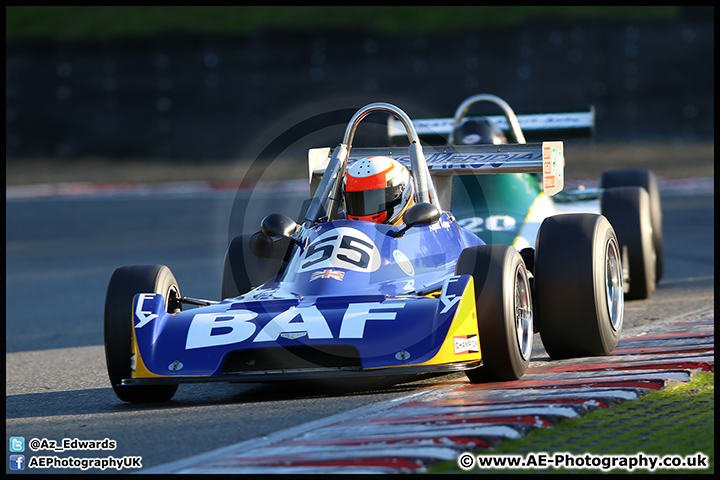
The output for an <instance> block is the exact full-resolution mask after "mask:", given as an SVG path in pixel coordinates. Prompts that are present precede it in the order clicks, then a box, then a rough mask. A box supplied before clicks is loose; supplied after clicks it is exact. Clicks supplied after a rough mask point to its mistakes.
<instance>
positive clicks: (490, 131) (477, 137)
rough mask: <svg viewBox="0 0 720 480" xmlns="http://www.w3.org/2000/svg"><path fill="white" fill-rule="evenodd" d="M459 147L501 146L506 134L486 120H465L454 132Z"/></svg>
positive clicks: (505, 141)
mask: <svg viewBox="0 0 720 480" xmlns="http://www.w3.org/2000/svg"><path fill="white" fill-rule="evenodd" d="M453 138H455V144H457V145H493V144H494V145H500V144H503V143H507V139H506V138H505V134H504V133H503V132H502V130H500V129H499V128H498V127H496V126H495V125H493V124H492V123H491V122H490V121H489V120H488V119H486V118H465V119H464V120H463V121H462V122H460V123H459V124H458V126H457V127H455V131H454V132H453Z"/></svg>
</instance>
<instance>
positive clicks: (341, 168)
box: [304, 102, 440, 228]
mask: <svg viewBox="0 0 720 480" xmlns="http://www.w3.org/2000/svg"><path fill="white" fill-rule="evenodd" d="M373 112H387V113H390V114H391V115H393V116H395V117H396V118H397V119H398V120H399V121H400V122H401V123H402V125H403V126H404V127H405V131H406V133H407V137H408V142H409V143H410V145H409V146H408V153H409V155H410V160H411V162H410V164H411V170H412V179H413V184H414V187H415V195H416V198H417V201H418V202H427V203H432V204H434V205H436V206H437V207H438V208H440V204H439V200H438V196H437V191H436V190H435V184H434V183H433V181H432V179H431V178H430V171H429V170H428V166H427V162H426V161H425V155H424V153H423V150H422V146H421V145H420V138H419V137H418V134H417V131H416V130H415V126H414V125H413V123H412V120H410V117H409V116H408V115H407V114H406V113H405V112H404V111H402V110H401V109H400V108H398V107H396V106H395V105H392V104H389V103H383V102H378V103H371V104H369V105H366V106H364V107H362V108H361V109H360V110H358V111H357V112H356V113H355V115H353V116H352V118H351V119H350V122H348V125H347V127H346V129H345V135H344V136H343V141H342V143H340V144H338V146H337V148H335V149H334V150H333V153H332V156H331V158H330V162H329V163H328V166H327V169H326V170H325V174H324V175H323V177H322V179H321V180H320V184H319V185H318V188H317V190H316V191H315V195H314V196H313V199H312V201H311V203H310V207H309V208H308V211H307V214H306V215H305V224H304V226H306V227H308V228H309V227H310V226H312V225H313V224H315V223H316V222H317V221H318V220H319V219H320V216H321V215H322V213H323V205H325V201H326V199H327V206H326V208H325V209H324V210H325V212H326V213H327V216H328V220H333V219H335V218H336V217H337V211H338V207H339V204H340V198H341V195H342V179H343V177H344V175H345V169H346V166H347V160H348V157H349V156H350V150H351V149H352V142H353V139H354V137H355V131H356V130H357V127H358V125H359V124H360V122H361V121H362V120H363V119H364V118H365V117H367V116H368V115H369V114H371V113H373Z"/></svg>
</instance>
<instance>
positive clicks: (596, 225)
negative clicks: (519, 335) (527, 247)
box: [535, 213, 624, 359]
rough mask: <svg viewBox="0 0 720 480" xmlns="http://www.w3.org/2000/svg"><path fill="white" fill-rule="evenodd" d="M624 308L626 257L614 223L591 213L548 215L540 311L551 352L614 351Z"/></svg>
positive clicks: (538, 272) (539, 252) (538, 270)
mask: <svg viewBox="0 0 720 480" xmlns="http://www.w3.org/2000/svg"><path fill="white" fill-rule="evenodd" d="M623 308H624V300H623V282H622V258H621V256H620V247H619V244H618V240H617V237H616V236H615V232H614V231H613V227H612V225H610V222H608V220H607V219H606V218H605V217H603V216H602V215H597V214H586V213H578V214H564V215H555V216H552V217H548V218H546V219H545V220H544V221H543V223H542V225H541V226H540V230H539V232H538V237H537V248H536V257H535V315H536V318H537V322H538V324H539V325H540V337H541V338H542V342H543V345H544V347H545V350H546V351H547V353H548V355H550V357H551V358H554V359H561V358H573V357H583V356H594V355H607V354H609V353H610V352H612V350H613V349H614V348H615V346H616V345H617V342H618V338H619V336H620V330H621V328H622V320H623Z"/></svg>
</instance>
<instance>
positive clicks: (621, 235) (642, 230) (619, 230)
mask: <svg viewBox="0 0 720 480" xmlns="http://www.w3.org/2000/svg"><path fill="white" fill-rule="evenodd" d="M600 211H601V212H602V214H603V215H604V216H605V217H606V218H607V219H608V220H609V221H610V223H611V224H612V226H613V229H614V230H615V233H616V234H617V238H618V242H619V243H620V248H621V251H622V249H623V248H627V253H628V255H627V256H628V267H629V268H628V269H629V283H630V285H629V287H628V288H627V294H626V295H625V298H627V299H629V300H637V299H644V298H650V296H652V294H653V292H655V285H656V271H655V269H656V267H657V262H656V260H657V258H656V257H657V254H656V252H655V244H654V242H653V228H652V220H651V217H652V213H651V208H650V196H649V195H648V193H647V192H646V191H645V189H643V188H641V187H614V188H609V189H606V190H603V193H602V196H601V197H600Z"/></svg>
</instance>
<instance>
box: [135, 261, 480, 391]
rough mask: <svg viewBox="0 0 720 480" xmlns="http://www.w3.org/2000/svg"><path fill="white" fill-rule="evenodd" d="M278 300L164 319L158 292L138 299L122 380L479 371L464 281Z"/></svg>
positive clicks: (471, 299)
mask: <svg viewBox="0 0 720 480" xmlns="http://www.w3.org/2000/svg"><path fill="white" fill-rule="evenodd" d="M282 302H284V305H283V308H278V305H272V303H271V302H265V303H264V304H262V305H260V302H248V303H247V304H244V303H242V302H240V301H239V299H235V300H233V299H230V300H227V301H225V302H222V303H220V304H218V305H214V306H211V307H203V308H198V309H194V310H189V311H187V312H182V313H180V314H175V315H169V314H167V313H165V312H164V311H163V308H164V301H163V298H162V295H159V294H138V295H136V297H135V301H134V304H133V312H134V314H133V322H134V328H133V338H132V359H133V360H132V376H131V378H128V379H123V381H122V384H123V385H150V384H174V383H195V382H217V381H225V382H268V381H276V380H290V379H300V378H302V379H312V378H333V377H353V376H357V377H364V376H373V377H382V376H388V375H407V374H417V373H431V372H441V371H456V370H464V369H468V368H475V367H477V366H479V365H481V359H482V354H481V346H480V342H479V336H478V327H477V314H476V307H475V294H474V282H473V278H472V277H471V276H469V275H461V276H455V277H451V278H449V279H448V280H447V281H446V282H445V283H444V284H443V285H442V288H441V289H439V291H437V292H433V293H431V294H428V295H425V296H409V295H408V296H398V297H393V298H389V297H384V296H381V295H375V296H368V295H365V296H349V297H343V298H336V297H332V298H323V297H317V298H314V299H310V300H308V299H303V301H298V302H297V303H296V304H295V305H291V303H292V302H290V303H288V301H287V300H283V301H282ZM250 303H252V305H251V304H250ZM288 305H290V308H287V306H288ZM233 322H234V323H233Z"/></svg>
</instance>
